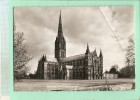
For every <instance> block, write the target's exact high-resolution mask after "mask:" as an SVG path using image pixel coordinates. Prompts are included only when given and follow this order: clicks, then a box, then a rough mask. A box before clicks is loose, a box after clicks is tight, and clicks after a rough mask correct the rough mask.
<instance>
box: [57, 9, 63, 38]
mask: <svg viewBox="0 0 140 100" xmlns="http://www.w3.org/2000/svg"><path fill="white" fill-rule="evenodd" d="M58 36H63V29H62V20H61V10H60V15H59V24H58Z"/></svg>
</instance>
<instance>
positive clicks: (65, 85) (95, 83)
mask: <svg viewBox="0 0 140 100" xmlns="http://www.w3.org/2000/svg"><path fill="white" fill-rule="evenodd" d="M132 83H134V79H108V80H105V79H104V80H32V79H23V80H22V81H21V82H16V83H15V84H14V90H15V91H63V90H66V91H69V90H75V91H77V90H97V88H101V87H104V86H107V85H108V86H109V85H112V86H117V85H120V84H132Z"/></svg>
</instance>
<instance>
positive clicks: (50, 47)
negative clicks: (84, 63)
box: [14, 6, 134, 72]
mask: <svg viewBox="0 0 140 100" xmlns="http://www.w3.org/2000/svg"><path fill="white" fill-rule="evenodd" d="M100 9H101V10H102V12H103V14H104V16H105V18H106V19H107V22H106V21H105V18H104V17H103V15H102V13H101V11H100ZM100 9H99V7H15V8H14V21H15V24H16V27H17V30H18V31H20V32H24V38H25V43H26V44H27V46H28V47H29V50H30V52H31V55H33V57H34V58H33V60H31V61H30V62H29V64H28V65H29V66H31V68H32V69H31V72H34V70H36V68H37V63H38V59H39V58H40V57H41V55H43V54H46V55H47V56H50V57H54V42H55V38H56V36H57V31H58V20H59V14H60V10H61V13H62V25H63V34H64V36H65V39H66V44H67V45H66V47H67V56H73V55H76V54H81V53H85V51H86V45H87V43H89V46H90V51H93V50H94V49H95V48H96V50H97V53H98V55H99V51H100V48H101V49H102V51H103V56H104V70H105V69H109V68H110V66H112V65H114V64H118V65H119V66H120V67H123V66H124V65H125V63H124V60H125V55H124V54H123V53H122V52H123V51H122V50H121V48H120V46H119V43H118V41H117V39H116V37H115V34H116V35H117V37H118V39H119V42H120V44H121V46H122V47H123V49H125V48H126V46H127V44H128V37H129V35H130V34H132V33H134V27H133V26H134V11H133V10H134V9H133V7H132V6H103V7H100ZM107 23H108V24H109V26H110V27H111V29H113V31H114V32H115V34H114V33H113V32H112V31H111V29H110V28H109V27H108V25H107Z"/></svg>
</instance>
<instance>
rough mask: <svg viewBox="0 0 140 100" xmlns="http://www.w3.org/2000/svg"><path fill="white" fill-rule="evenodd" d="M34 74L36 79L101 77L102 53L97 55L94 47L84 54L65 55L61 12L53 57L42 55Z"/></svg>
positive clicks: (90, 78)
mask: <svg viewBox="0 0 140 100" xmlns="http://www.w3.org/2000/svg"><path fill="white" fill-rule="evenodd" d="M36 76H37V78H38V79H89V80H92V79H102V78H103V54H102V51H101V50H100V55H99V56H97V53H96V49H95V50H94V51H93V52H90V50H89V46H88V44H87V49H86V52H85V53H84V54H79V55H75V56H70V57H66V40H65V38H64V35H63V30H62V22H61V12H60V17H59V24H58V35H57V37H56V40H55V58H48V57H46V55H43V56H42V57H41V59H40V60H39V61H38V68H37V73H36Z"/></svg>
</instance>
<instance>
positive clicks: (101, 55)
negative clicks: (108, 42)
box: [99, 48, 103, 57]
mask: <svg viewBox="0 0 140 100" xmlns="http://www.w3.org/2000/svg"><path fill="white" fill-rule="evenodd" d="M99 57H103V54H102V50H101V48H100V55H99Z"/></svg>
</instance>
